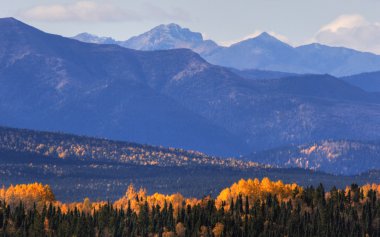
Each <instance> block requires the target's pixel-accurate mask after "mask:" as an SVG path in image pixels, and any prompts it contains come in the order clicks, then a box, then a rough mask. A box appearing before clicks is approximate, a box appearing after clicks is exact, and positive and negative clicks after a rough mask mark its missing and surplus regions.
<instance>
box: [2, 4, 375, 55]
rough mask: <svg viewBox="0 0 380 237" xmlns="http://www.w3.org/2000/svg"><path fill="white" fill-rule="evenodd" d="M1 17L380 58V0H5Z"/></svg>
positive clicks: (43, 25) (66, 31)
mask: <svg viewBox="0 0 380 237" xmlns="http://www.w3.org/2000/svg"><path fill="white" fill-rule="evenodd" d="M0 3H1V7H0V17H15V18H17V19H19V20H21V21H24V22H25V23H27V24H30V25H33V26H35V27H37V28H39V29H42V30H44V31H46V32H49V33H55V34H60V35H64V36H74V35H76V34H78V33H81V32H88V33H92V34H96V35H99V36H110V37H113V38H115V39H118V40H126V39H128V38H129V37H131V36H134V35H138V34H141V33H143V32H145V31H148V30H149V29H151V28H153V27H154V26H157V25H159V24H167V23H177V24H179V25H181V26H183V27H187V28H190V29H191V30H193V31H196V32H201V33H202V34H203V35H204V37H205V38H207V39H212V40H214V41H216V42H217V43H219V44H222V45H230V44H232V43H234V42H238V41H240V40H242V39H247V38H250V37H254V36H256V35H257V34H259V33H260V32H263V31H266V32H269V33H270V34H272V35H274V36H276V37H278V38H279V39H281V40H283V41H285V42H287V43H289V44H291V45H294V46H297V45H301V44H306V43H311V42H319V43H323V44H328V45H333V46H346V47H351V48H354V49H358V50H362V51H369V52H374V53H378V54H380V40H378V39H380V14H379V12H380V0H233V1H232V0H141V1H140V0H134V1H130V0H103V1H96V0H95V1H74V0H39V1H32V0H28V1H26V0H12V1H9V0H0Z"/></svg>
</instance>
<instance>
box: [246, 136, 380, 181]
mask: <svg viewBox="0 0 380 237" xmlns="http://www.w3.org/2000/svg"><path fill="white" fill-rule="evenodd" d="M246 159H247V160H250V161H257V160H260V162H264V163H267V164H271V165H274V166H277V167H299V168H306V169H313V170H319V171H324V172H328V173H332V174H338V175H340V174H343V175H353V174H360V173H363V172H367V171H369V170H379V169H380V143H379V142H369V141H348V140H335V141H334V140H325V141H320V142H315V143H310V144H304V145H299V146H288V147H283V148H278V149H273V150H268V151H265V152H258V153H254V154H252V155H250V156H247V157H246Z"/></svg>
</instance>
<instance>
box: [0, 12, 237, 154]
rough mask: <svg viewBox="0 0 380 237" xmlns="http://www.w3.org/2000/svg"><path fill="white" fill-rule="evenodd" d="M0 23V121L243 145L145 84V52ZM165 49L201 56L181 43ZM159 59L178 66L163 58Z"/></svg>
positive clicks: (141, 138) (203, 144)
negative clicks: (175, 46) (179, 48)
mask: <svg viewBox="0 0 380 237" xmlns="http://www.w3.org/2000/svg"><path fill="white" fill-rule="evenodd" d="M0 29H1V30H0V31H1V32H0V42H1V45H0V75H1V79H0V84H1V87H0V98H1V99H0V111H1V116H0V123H1V124H4V125H9V126H15V127H24V128H33V129H41V130H52V131H57V130H58V131H66V132H72V133H77V134H86V135H95V136H102V137H110V138H113V139H122V140H132V141H136V142H141V143H149V144H156V145H171V146H175V147H183V148H189V149H196V150H202V151H206V152H210V153H212V154H223V155H226V154H236V152H239V150H241V151H242V150H244V142H242V141H240V142H239V138H237V137H234V136H233V135H232V134H230V133H228V132H226V131H225V129H223V128H220V127H217V126H215V125H213V124H212V123H211V122H209V121H207V120H206V119H204V118H202V117H201V116H199V115H197V114H194V113H193V112H191V111H189V110H188V109H186V108H184V107H183V106H181V105H179V104H178V103H177V102H176V101H174V100H173V99H171V98H169V97H167V96H165V95H162V94H160V93H158V92H157V91H155V90H153V89H152V88H151V87H150V86H149V85H148V84H147V82H146V81H147V80H148V79H147V76H146V75H145V72H144V71H143V70H142V67H143V65H150V64H151V62H149V61H151V60H150V58H151V56H150V54H151V53H148V52H147V53H144V52H138V51H134V50H128V49H125V48H122V47H119V46H114V45H95V44H84V43H81V42H78V41H75V40H70V39H66V38H63V37H60V36H56V35H49V34H46V33H43V32H41V31H38V30H36V29H34V28H32V27H29V26H27V25H25V24H22V23H21V22H19V21H17V20H14V19H3V20H1V21H0ZM172 53H173V54H175V55H176V57H178V58H181V59H182V60H183V61H184V62H186V61H187V60H190V59H191V58H194V57H195V59H196V60H198V61H199V62H201V63H203V60H202V59H201V58H199V57H198V56H197V55H195V54H194V53H191V52H190V51H188V50H176V51H173V52H172ZM154 63H155V62H154ZM160 65H167V66H168V70H173V71H177V70H182V69H181V68H177V66H178V65H175V64H173V62H170V61H167V60H165V58H163V59H162V58H161V61H160ZM158 72H159V70H158ZM242 144H243V145H242Z"/></svg>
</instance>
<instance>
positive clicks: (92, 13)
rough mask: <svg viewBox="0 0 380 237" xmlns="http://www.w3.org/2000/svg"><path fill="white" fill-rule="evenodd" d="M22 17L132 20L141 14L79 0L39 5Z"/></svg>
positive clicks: (109, 5) (75, 19)
mask: <svg viewBox="0 0 380 237" xmlns="http://www.w3.org/2000/svg"><path fill="white" fill-rule="evenodd" d="M19 16H20V17H21V18H24V19H28V20H35V21H94V22H99V21H131V20H139V19H140V16H139V15H138V14H136V13H135V12H133V11H127V10H125V9H121V8H117V7H115V6H113V5H111V4H107V3H96V2H91V1H78V2H75V3H72V4H50V5H39V6H35V7H32V8H29V9H26V10H25V11H23V12H21V13H20V14H19Z"/></svg>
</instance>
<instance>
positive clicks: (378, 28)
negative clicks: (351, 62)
mask: <svg viewBox="0 0 380 237" xmlns="http://www.w3.org/2000/svg"><path fill="white" fill-rule="evenodd" d="M379 39H380V23H377V22H369V21H367V20H366V19H365V18H364V17H362V16H360V15H342V16H339V17H338V18H337V19H335V20H334V21H332V22H331V23H329V24H327V25H325V26H323V27H322V28H321V29H320V30H319V31H318V32H317V34H316V35H315V36H314V38H313V41H314V42H318V43H322V44H327V45H331V46H343V47H348V48H353V49H357V50H360V51H367V52H373V53H377V54H380V41H379Z"/></svg>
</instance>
